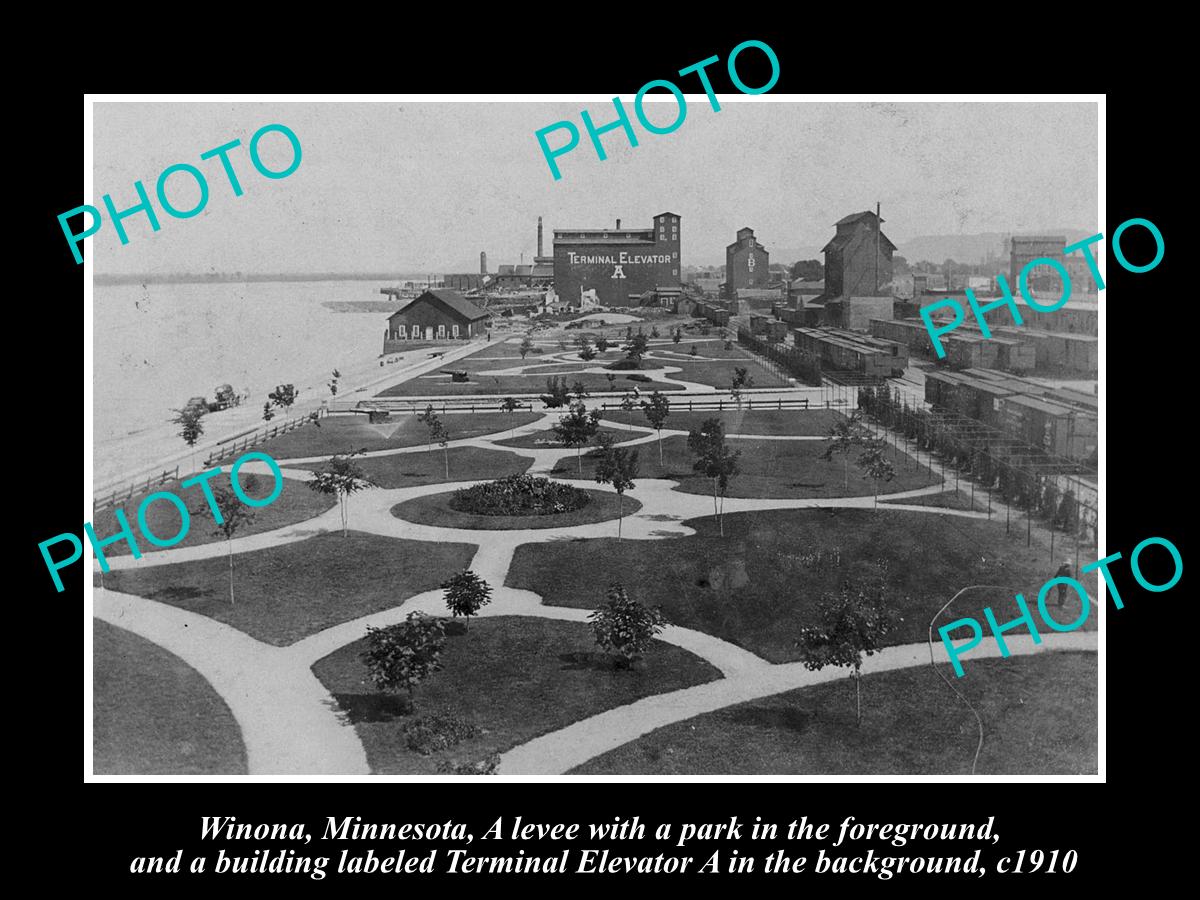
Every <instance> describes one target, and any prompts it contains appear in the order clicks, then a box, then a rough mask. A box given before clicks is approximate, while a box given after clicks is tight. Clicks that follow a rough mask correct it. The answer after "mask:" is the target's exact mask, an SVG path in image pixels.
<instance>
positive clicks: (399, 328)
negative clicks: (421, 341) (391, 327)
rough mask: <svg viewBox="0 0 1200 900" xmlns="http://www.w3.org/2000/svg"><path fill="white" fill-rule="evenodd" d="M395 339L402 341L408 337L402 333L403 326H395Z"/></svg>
mask: <svg viewBox="0 0 1200 900" xmlns="http://www.w3.org/2000/svg"><path fill="white" fill-rule="evenodd" d="M396 337H397V338H399V339H400V340H404V339H405V338H406V337H408V335H407V334H405V333H404V326H403V325H397V326H396Z"/></svg>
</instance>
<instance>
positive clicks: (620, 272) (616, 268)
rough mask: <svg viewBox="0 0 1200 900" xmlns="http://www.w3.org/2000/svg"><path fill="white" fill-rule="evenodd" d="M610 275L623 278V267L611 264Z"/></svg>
mask: <svg viewBox="0 0 1200 900" xmlns="http://www.w3.org/2000/svg"><path fill="white" fill-rule="evenodd" d="M612 277H613V278H624V277H625V267H624V266H622V265H616V266H613V273H612Z"/></svg>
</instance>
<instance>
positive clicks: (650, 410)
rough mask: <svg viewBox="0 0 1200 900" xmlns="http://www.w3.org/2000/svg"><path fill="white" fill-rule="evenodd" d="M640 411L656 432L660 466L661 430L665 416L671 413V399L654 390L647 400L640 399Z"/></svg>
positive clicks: (661, 450)
mask: <svg viewBox="0 0 1200 900" xmlns="http://www.w3.org/2000/svg"><path fill="white" fill-rule="evenodd" d="M642 412H643V413H645V415H646V421H647V422H649V423H650V427H651V428H653V429H654V430H655V431H656V432H658V464H659V466H661V465H662V464H663V449H662V430H663V425H665V424H666V422H667V416H669V415H670V414H671V400H670V398H669V397H667V395H666V394H664V393H662V392H661V391H655V392H654V393H652V394H651V395H650V399H649V400H643V401H642Z"/></svg>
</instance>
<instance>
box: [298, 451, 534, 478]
mask: <svg viewBox="0 0 1200 900" xmlns="http://www.w3.org/2000/svg"><path fill="white" fill-rule="evenodd" d="M445 453H446V454H447V455H449V458H450V477H449V479H447V478H446V460H445V458H444V455H443V451H442V450H438V449H434V450H429V451H426V452H423V453H396V454H393V455H391V456H375V457H371V458H369V459H360V460H358V464H359V465H360V466H361V467H362V470H363V472H364V473H365V474H366V476H367V478H369V479H370V480H371V481H372V482H373V483H374V484H376V485H378V486H379V487H382V488H402V487H415V486H416V485H419V484H441V483H442V482H445V481H472V480H485V479H487V480H490V479H493V478H501V477H503V476H505V475H519V474H521V473H522V472H524V471H525V470H526V469H528V468H529V466H530V464H531V463H532V462H533V461H532V460H531V459H529V458H527V457H524V456H517V455H516V454H515V453H509V452H507V451H505V450H484V449H481V448H479V447H451V448H449V449H448V450H447V451H445ZM321 466H322V464H321V463H306V464H305V465H303V466H297V467H296V468H301V469H310V470H312V469H319V468H321Z"/></svg>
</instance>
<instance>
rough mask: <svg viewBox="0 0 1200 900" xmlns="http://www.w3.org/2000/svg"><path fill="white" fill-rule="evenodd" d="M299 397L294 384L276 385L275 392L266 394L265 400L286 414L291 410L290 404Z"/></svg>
mask: <svg viewBox="0 0 1200 900" xmlns="http://www.w3.org/2000/svg"><path fill="white" fill-rule="evenodd" d="M299 396H300V392H299V391H298V390H296V386H295V385H294V384H278V385H276V386H275V390H273V391H271V393H269V394H267V399H268V400H270V401H271V402H272V403H274V404H275V405H276V406H278V407H279V408H280V409H282V410H283V411H284V412H287V411H288V410H289V409H291V408H292V404H293V403H295V402H296V398H297V397H299Z"/></svg>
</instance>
